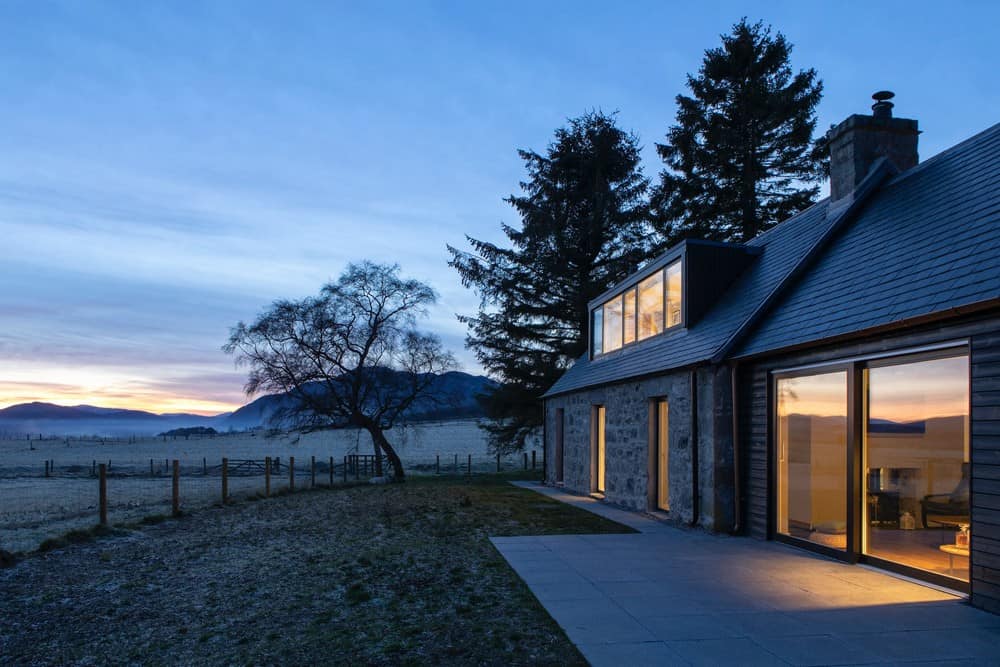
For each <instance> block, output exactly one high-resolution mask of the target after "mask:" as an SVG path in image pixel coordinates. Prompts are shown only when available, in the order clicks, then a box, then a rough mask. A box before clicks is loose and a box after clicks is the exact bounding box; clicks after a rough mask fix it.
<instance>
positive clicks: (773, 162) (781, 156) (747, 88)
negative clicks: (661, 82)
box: [651, 18, 825, 242]
mask: <svg viewBox="0 0 1000 667" xmlns="http://www.w3.org/2000/svg"><path fill="white" fill-rule="evenodd" d="M791 51H792V45H791V44H790V43H789V42H788V41H787V40H786V39H785V36H784V35H782V34H781V33H780V32H779V33H775V34H772V33H771V28H770V27H769V26H765V25H764V24H763V23H761V22H758V23H753V24H750V23H747V20H746V19H745V18H744V19H743V20H741V21H740V22H739V23H737V24H736V25H734V26H733V30H732V34H729V35H723V36H722V45H721V46H720V47H717V48H714V49H709V50H708V51H706V52H705V58H704V60H703V61H702V65H701V68H700V69H699V70H698V74H697V76H691V75H688V79H687V87H688V88H689V89H690V91H691V95H690V96H687V95H678V96H677V124H676V125H673V126H672V127H671V128H670V129H669V131H668V132H667V142H666V143H664V144H657V151H658V152H659V154H660V157H661V158H662V159H663V161H664V162H665V163H666V167H667V168H666V169H665V170H664V171H663V172H662V173H661V175H660V184H659V186H658V187H656V188H655V190H654V193H653V196H652V202H651V203H652V207H653V209H654V211H655V220H656V225H657V227H658V229H659V230H660V231H661V233H663V234H664V235H665V236H666V237H667V238H668V239H669V240H670V241H671V242H673V241H677V240H680V239H682V238H688V237H695V238H703V239H712V240H718V241H748V240H750V239H751V238H753V237H754V236H756V235H757V234H759V233H760V232H763V231H765V230H767V229H768V228H770V227H773V226H774V225H775V224H777V223H778V222H780V221H781V220H783V219H785V218H787V217H788V216H790V215H793V214H794V213H797V212H799V211H801V210H803V209H806V208H808V207H809V206H810V205H811V204H812V203H813V201H814V200H815V199H816V195H817V194H818V192H819V185H818V183H819V181H821V180H822V178H823V177H824V171H825V161H824V157H823V156H824V153H825V151H824V149H823V148H822V147H821V146H820V144H819V142H814V140H813V132H814V130H815V129H816V105H817V104H818V103H819V101H820V98H821V97H822V92H823V84H822V82H821V81H820V80H819V79H818V78H817V76H816V71H815V70H813V69H808V70H800V71H799V72H797V73H795V72H793V71H792V66H791V64H790V54H791Z"/></svg>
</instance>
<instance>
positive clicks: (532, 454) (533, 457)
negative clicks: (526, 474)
mask: <svg viewBox="0 0 1000 667" xmlns="http://www.w3.org/2000/svg"><path fill="white" fill-rule="evenodd" d="M536 454H538V452H537V451H535V450H534V449H532V450H531V469H532V470H534V469H535V455H536Z"/></svg>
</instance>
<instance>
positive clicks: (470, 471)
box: [469, 454, 472, 477]
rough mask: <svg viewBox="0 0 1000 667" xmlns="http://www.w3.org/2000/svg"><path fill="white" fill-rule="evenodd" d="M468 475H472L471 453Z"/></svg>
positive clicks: (470, 455)
mask: <svg viewBox="0 0 1000 667" xmlns="http://www.w3.org/2000/svg"><path fill="white" fill-rule="evenodd" d="M469 477H472V454H469Z"/></svg>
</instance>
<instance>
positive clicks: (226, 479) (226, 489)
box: [222, 458, 229, 505]
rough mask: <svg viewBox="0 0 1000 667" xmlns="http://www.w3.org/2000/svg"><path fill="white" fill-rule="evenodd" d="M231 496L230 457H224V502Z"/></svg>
mask: <svg viewBox="0 0 1000 667" xmlns="http://www.w3.org/2000/svg"><path fill="white" fill-rule="evenodd" d="M228 498H229V459H227V458H224V459H222V504H223V505H225V504H226V500H227V499H228Z"/></svg>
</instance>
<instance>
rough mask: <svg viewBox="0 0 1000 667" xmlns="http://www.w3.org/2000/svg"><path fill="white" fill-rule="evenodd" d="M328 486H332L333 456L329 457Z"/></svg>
mask: <svg viewBox="0 0 1000 667" xmlns="http://www.w3.org/2000/svg"><path fill="white" fill-rule="evenodd" d="M330 486H333V457H332V456H331V457H330Z"/></svg>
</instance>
